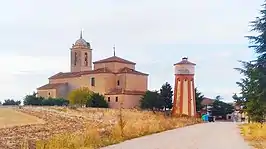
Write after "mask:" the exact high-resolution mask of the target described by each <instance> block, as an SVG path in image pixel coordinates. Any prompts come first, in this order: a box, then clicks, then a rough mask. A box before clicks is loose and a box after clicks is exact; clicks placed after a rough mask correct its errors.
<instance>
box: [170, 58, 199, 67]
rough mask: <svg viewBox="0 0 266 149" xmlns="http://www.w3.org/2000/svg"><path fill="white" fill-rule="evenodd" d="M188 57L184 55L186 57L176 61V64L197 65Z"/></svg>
mask: <svg viewBox="0 0 266 149" xmlns="http://www.w3.org/2000/svg"><path fill="white" fill-rule="evenodd" d="M187 59H188V58H186V57H184V58H182V61H180V62H178V63H175V64H174V65H182V64H190V65H196V64H195V63H192V62H190V61H188V60H187Z"/></svg>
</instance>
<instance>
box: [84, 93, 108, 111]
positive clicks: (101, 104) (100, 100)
mask: <svg viewBox="0 0 266 149" xmlns="http://www.w3.org/2000/svg"><path fill="white" fill-rule="evenodd" d="M86 107H97V108H108V107H109V106H108V103H107V102H106V100H105V99H104V96H103V95H101V94H99V93H92V95H91V97H90V98H89V99H88V100H87V103H86Z"/></svg>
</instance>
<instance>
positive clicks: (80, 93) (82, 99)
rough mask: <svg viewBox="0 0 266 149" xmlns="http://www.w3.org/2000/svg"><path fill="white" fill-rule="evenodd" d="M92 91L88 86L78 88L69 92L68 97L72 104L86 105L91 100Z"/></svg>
mask: <svg viewBox="0 0 266 149" xmlns="http://www.w3.org/2000/svg"><path fill="white" fill-rule="evenodd" d="M92 94H93V92H92V91H90V90H89V88H87V87H82V88H78V89H76V90H73V91H72V92H70V93H69V95H68V99H69V103H70V104H71V105H77V106H85V105H86V104H87V103H88V100H91V95H92Z"/></svg>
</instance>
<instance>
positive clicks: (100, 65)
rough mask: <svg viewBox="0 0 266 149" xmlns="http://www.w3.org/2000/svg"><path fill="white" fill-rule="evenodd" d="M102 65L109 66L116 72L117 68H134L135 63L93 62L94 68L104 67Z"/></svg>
mask: <svg viewBox="0 0 266 149" xmlns="http://www.w3.org/2000/svg"><path fill="white" fill-rule="evenodd" d="M104 67H107V68H109V69H110V70H111V71H113V72H118V71H119V69H121V68H124V67H128V68H130V69H135V65H133V64H125V63H118V62H109V63H100V64H94V69H99V68H104Z"/></svg>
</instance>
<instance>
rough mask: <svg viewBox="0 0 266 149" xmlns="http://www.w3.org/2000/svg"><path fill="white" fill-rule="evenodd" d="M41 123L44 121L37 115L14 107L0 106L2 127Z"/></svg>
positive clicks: (0, 125)
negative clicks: (19, 110)
mask: <svg viewBox="0 0 266 149" xmlns="http://www.w3.org/2000/svg"><path fill="white" fill-rule="evenodd" d="M41 123H44V121H43V120H41V119H39V118H37V117H35V116H31V115H28V114H25V113H21V112H18V111H16V110H14V109H12V108H4V107H2V108H0V128H7V127H13V126H22V125H28V124H41Z"/></svg>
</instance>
